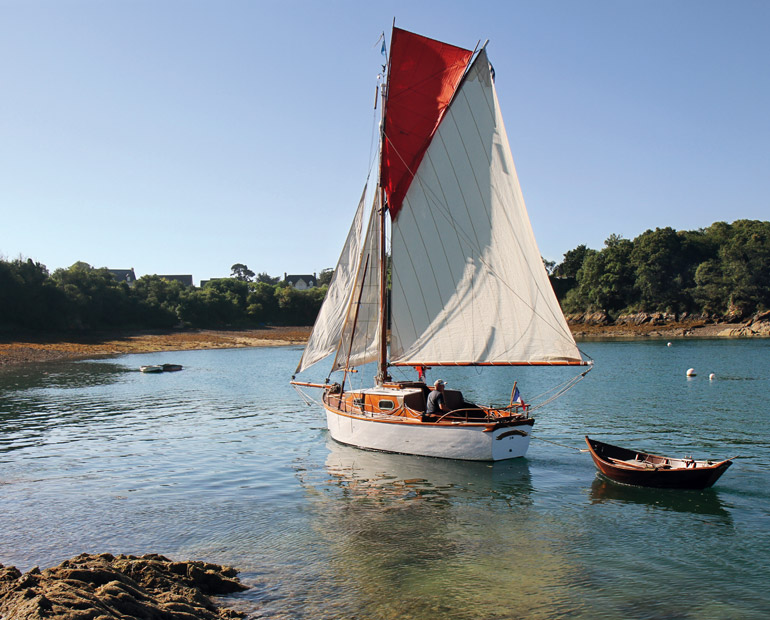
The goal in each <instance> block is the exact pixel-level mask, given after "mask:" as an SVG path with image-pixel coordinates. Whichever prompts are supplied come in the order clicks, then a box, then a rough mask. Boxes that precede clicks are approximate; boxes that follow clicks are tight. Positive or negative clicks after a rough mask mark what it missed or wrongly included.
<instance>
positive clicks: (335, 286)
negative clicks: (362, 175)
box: [295, 187, 366, 373]
mask: <svg viewBox="0 0 770 620" xmlns="http://www.w3.org/2000/svg"><path fill="white" fill-rule="evenodd" d="M365 200H366V187H364V191H363V193H362V194H361V200H360V201H359V203H358V209H357V210H356V215H355V217H354V218H353V224H352V225H351V226H350V231H349V232H348V236H347V239H346V240H345V245H344V246H343V248H342V253H341V254H340V257H339V260H338V261H337V266H336V267H335V268H334V275H332V279H331V282H330V283H329V290H328V291H327V293H326V297H325V299H324V302H323V304H322V305H321V309H320V310H319V312H318V316H317V317H316V321H315V324H314V325H313V331H312V332H311V333H310V338H309V339H308V343H307V345H306V347H305V351H304V352H303V353H302V358H301V359H300V360H299V364H298V365H297V370H296V371H295V372H297V373H299V372H302V371H303V370H306V369H307V368H310V366H312V365H313V364H315V363H316V362H319V361H321V360H322V359H324V358H325V357H326V356H328V355H331V354H332V353H334V351H335V350H336V349H337V347H338V346H339V343H340V338H341V337H342V328H343V325H344V323H345V316H346V313H347V309H348V306H349V305H350V298H351V295H352V294H353V288H354V286H355V280H356V273H357V272H358V261H359V259H360V257H361V225H362V220H363V216H364V203H365Z"/></svg>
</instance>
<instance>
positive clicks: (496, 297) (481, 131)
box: [390, 50, 581, 365]
mask: <svg viewBox="0 0 770 620" xmlns="http://www.w3.org/2000/svg"><path fill="white" fill-rule="evenodd" d="M392 257H393V258H392V275H391V281H392V292H391V295H392V306H391V321H392V328H391V329H392V332H391V346H390V361H391V363H394V364H399V365H418V364H426V365H437V364H490V363H491V364H507V363H565V362H571V363H578V362H580V361H581V356H580V353H579V351H578V349H577V346H576V345H575V341H574V339H573V338H572V335H571V333H570V331H569V328H568V326H567V323H566V321H565V319H564V316H563V314H562V312H561V309H560V307H559V304H558V301H557V300H556V296H555V295H554V293H553V289H552V288H551V284H550V282H549V280H548V275H547V273H546V271H545V269H544V267H543V264H542V259H541V256H540V252H539V250H538V248H537V243H536V242H535V237H534V234H533V232H532V227H531V224H530V222H529V217H528V215H527V211H526V207H525V205H524V199H523V196H522V193H521V188H520V186H519V181H518V177H517V175H516V169H515V167H514V163H513V157H512V155H511V151H510V146H509V144H508V137H507V135H506V132H505V127H504V125H503V119H502V116H501V113H500V106H499V104H498V100H497V93H496V91H495V87H494V82H493V78H492V74H491V71H490V65H489V61H488V60H487V55H486V52H485V51H484V50H482V51H481V52H480V53H479V54H478V55H477V57H476V59H475V61H474V62H473V64H472V66H471V67H470V69H469V70H468V73H467V74H466V76H465V78H464V79H463V81H462V83H461V85H460V87H459V88H458V90H457V92H456V94H455V97H454V99H453V101H452V103H451V104H450V106H449V108H448V109H447V112H446V114H445V116H444V118H443V120H442V121H441V124H440V125H439V127H438V129H437V130H436V133H435V135H434V136H433V139H432V141H431V143H430V146H429V147H428V149H427V151H426V153H425V156H424V158H423V159H422V162H421V163H420V166H419V168H418V169H417V170H416V171H415V177H414V179H413V181H412V183H411V185H410V187H409V190H408V191H407V193H406V197H405V200H404V204H403V207H402V208H401V210H400V212H399V213H398V216H397V217H396V218H395V221H394V222H393V224H392Z"/></svg>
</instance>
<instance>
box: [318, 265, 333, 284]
mask: <svg viewBox="0 0 770 620" xmlns="http://www.w3.org/2000/svg"><path fill="white" fill-rule="evenodd" d="M333 276H334V269H332V268H331V267H327V268H326V269H321V273H319V274H318V286H329V285H330V284H331V283H332V277H333Z"/></svg>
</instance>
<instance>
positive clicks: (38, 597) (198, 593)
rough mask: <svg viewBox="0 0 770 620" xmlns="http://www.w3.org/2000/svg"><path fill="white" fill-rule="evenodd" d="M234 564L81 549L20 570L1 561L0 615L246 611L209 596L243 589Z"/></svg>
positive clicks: (216, 615) (175, 616)
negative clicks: (49, 564) (52, 562)
mask: <svg viewBox="0 0 770 620" xmlns="http://www.w3.org/2000/svg"><path fill="white" fill-rule="evenodd" d="M236 575H237V572H236V570H235V569H233V568H231V567H228V566H220V565H218V564H209V563H206V562H174V561H172V560H169V559H168V558H166V557H164V556H162V555H156V554H150V555H143V556H141V557H138V556H133V555H118V556H113V555H111V554H109V553H103V554H100V555H89V554H85V553H84V554H81V555H79V556H77V557H75V558H72V559H71V560H66V561H65V562H62V563H61V564H60V565H59V566H56V567H54V568H48V569H46V570H43V571H40V570H39V569H38V568H33V569H32V570H30V571H29V572H27V573H24V574H22V573H21V572H20V571H19V570H18V569H17V568H15V567H13V566H3V565H2V564H0V618H3V619H4V620H38V619H42V618H60V619H62V620H70V619H71V620H75V619H76V618H91V619H94V620H108V619H109V618H120V619H122V620H129V619H134V618H136V619H140V618H141V619H143V620H148V619H152V618H156V619H161V618H162V619H163V620H194V619H197V620H222V619H226V618H227V619H231V618H242V617H243V616H244V615H245V614H243V613H241V612H238V611H233V610H232V609H226V608H222V607H218V606H217V605H216V604H215V603H214V602H213V601H212V599H211V598H210V597H211V596H221V595H224V594H231V593H234V592H241V591H243V590H247V589H248V587H247V586H244V585H243V584H241V583H240V581H238V579H237V577H236Z"/></svg>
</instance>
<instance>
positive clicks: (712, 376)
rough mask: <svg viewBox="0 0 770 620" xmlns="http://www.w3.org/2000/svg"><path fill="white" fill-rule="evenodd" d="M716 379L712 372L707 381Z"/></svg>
mask: <svg viewBox="0 0 770 620" xmlns="http://www.w3.org/2000/svg"><path fill="white" fill-rule="evenodd" d="M716 377H717V376H716V375H715V374H714V373H713V372H712V373H711V374H710V375H709V381H713V380H714V379H716Z"/></svg>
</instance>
